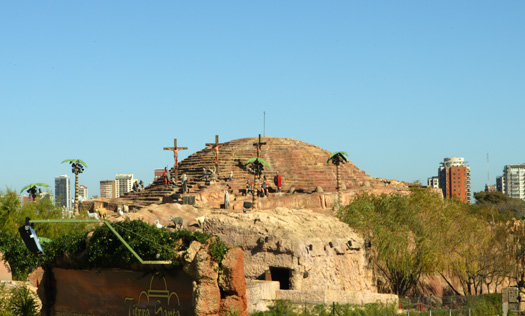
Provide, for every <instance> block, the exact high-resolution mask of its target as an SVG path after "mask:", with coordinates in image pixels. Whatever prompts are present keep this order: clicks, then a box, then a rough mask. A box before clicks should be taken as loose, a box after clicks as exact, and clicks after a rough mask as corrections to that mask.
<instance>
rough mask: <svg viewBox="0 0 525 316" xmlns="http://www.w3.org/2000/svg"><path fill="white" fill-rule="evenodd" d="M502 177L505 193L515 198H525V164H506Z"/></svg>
mask: <svg viewBox="0 0 525 316" xmlns="http://www.w3.org/2000/svg"><path fill="white" fill-rule="evenodd" d="M502 178H503V179H502V181H501V182H502V187H503V193H505V194H506V195H507V196H509V197H511V198H514V199H522V200H525V164H518V165H506V166H505V167H504V168H503V177H502Z"/></svg>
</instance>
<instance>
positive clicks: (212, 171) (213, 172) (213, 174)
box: [208, 169, 215, 181]
mask: <svg viewBox="0 0 525 316" xmlns="http://www.w3.org/2000/svg"><path fill="white" fill-rule="evenodd" d="M208 172H209V173H210V178H211V179H210V180H211V181H215V170H213V169H210V170H208Z"/></svg>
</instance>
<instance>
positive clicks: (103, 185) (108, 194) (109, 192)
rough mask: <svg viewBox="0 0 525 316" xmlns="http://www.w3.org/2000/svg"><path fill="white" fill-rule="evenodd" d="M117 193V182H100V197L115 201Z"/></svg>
mask: <svg viewBox="0 0 525 316" xmlns="http://www.w3.org/2000/svg"><path fill="white" fill-rule="evenodd" d="M115 193H116V190H115V180H102V181H100V197H103V198H106V199H113V198H115Z"/></svg>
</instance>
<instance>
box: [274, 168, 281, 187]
mask: <svg viewBox="0 0 525 316" xmlns="http://www.w3.org/2000/svg"><path fill="white" fill-rule="evenodd" d="M273 183H275V186H276V187H277V192H281V175H280V174H279V170H277V174H276V175H275V177H274V178H273Z"/></svg>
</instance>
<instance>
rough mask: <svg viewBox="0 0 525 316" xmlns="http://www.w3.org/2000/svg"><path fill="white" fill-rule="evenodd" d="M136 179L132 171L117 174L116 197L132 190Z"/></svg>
mask: <svg viewBox="0 0 525 316" xmlns="http://www.w3.org/2000/svg"><path fill="white" fill-rule="evenodd" d="M134 181H135V179H133V174H132V173H119V174H117V175H116V176H115V197H116V198H118V197H120V196H121V195H123V194H124V193H128V192H129V191H131V189H132V187H133V182H134Z"/></svg>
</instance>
